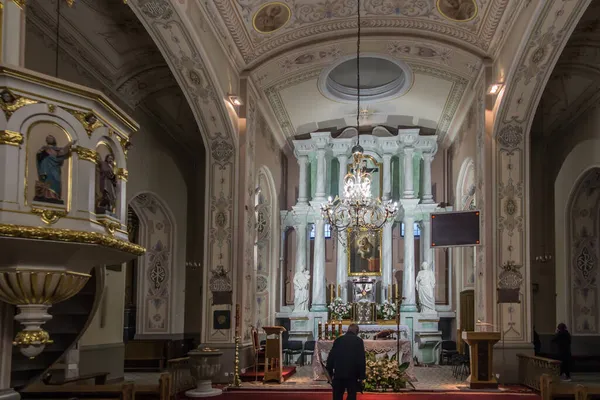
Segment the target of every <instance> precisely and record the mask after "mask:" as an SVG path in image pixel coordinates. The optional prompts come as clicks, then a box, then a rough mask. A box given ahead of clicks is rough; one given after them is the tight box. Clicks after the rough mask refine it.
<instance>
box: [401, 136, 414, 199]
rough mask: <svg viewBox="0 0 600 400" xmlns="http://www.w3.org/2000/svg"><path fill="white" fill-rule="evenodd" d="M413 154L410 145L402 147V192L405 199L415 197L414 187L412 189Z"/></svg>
mask: <svg viewBox="0 0 600 400" xmlns="http://www.w3.org/2000/svg"><path fill="white" fill-rule="evenodd" d="M414 154H415V149H413V148H412V147H405V148H404V193H403V196H402V197H403V198H405V199H414V198H415V189H414V182H413V180H414V174H413V155H414Z"/></svg>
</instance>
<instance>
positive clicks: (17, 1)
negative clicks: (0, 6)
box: [12, 0, 25, 9]
mask: <svg viewBox="0 0 600 400" xmlns="http://www.w3.org/2000/svg"><path fill="white" fill-rule="evenodd" d="M12 1H13V3H15V4H16V5H17V6H19V8H20V9H24V8H25V0H12Z"/></svg>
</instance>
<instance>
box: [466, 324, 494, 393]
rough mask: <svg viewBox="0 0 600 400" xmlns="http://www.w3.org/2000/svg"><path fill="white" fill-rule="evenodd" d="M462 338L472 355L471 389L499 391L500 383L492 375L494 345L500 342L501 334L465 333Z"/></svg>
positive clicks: (469, 380) (469, 379)
mask: <svg viewBox="0 0 600 400" xmlns="http://www.w3.org/2000/svg"><path fill="white" fill-rule="evenodd" d="M462 338H463V340H464V341H465V342H467V344H468V345H469V350H470V353H471V360H470V361H471V375H470V376H469V378H468V379H467V381H468V382H469V387H470V388H471V389H498V381H497V380H496V377H495V376H494V374H493V373H492V366H493V365H494V363H493V360H494V357H493V354H494V349H493V348H494V345H495V344H496V343H497V342H498V341H499V340H500V332H463V333H462Z"/></svg>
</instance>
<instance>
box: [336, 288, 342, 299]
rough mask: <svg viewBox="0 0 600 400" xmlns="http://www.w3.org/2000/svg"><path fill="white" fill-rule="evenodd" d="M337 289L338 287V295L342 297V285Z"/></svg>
mask: <svg viewBox="0 0 600 400" xmlns="http://www.w3.org/2000/svg"><path fill="white" fill-rule="evenodd" d="M337 289H338V293H337V297H340V298H341V297H342V285H338V286H337Z"/></svg>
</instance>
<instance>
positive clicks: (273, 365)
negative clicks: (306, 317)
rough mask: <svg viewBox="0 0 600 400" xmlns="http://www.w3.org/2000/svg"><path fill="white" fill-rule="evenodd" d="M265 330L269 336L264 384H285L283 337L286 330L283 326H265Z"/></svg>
mask: <svg viewBox="0 0 600 400" xmlns="http://www.w3.org/2000/svg"><path fill="white" fill-rule="evenodd" d="M263 330H264V331H265V333H266V334H267V344H266V346H265V377H264V379H263V383H265V382H269V381H276V382H279V383H283V349H282V344H283V339H282V337H281V335H282V334H283V332H285V328H284V327H283V326H265V327H263Z"/></svg>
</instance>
